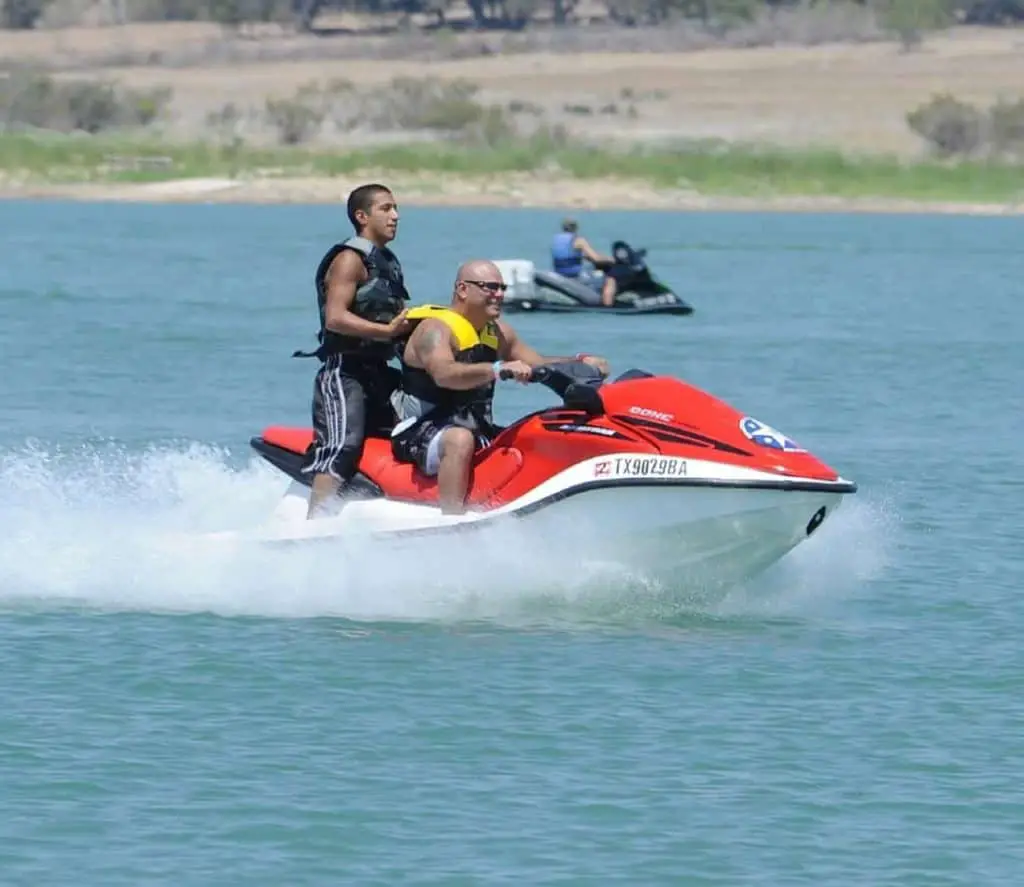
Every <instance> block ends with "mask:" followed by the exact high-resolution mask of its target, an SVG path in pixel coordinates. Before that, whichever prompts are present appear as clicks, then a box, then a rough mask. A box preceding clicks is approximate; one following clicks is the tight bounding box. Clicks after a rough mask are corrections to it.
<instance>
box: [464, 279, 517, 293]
mask: <svg viewBox="0 0 1024 887" xmlns="http://www.w3.org/2000/svg"><path fill="white" fill-rule="evenodd" d="M463 283H471V284H473V286H478V287H480V289H483V290H487V292H489V293H503V292H505V290H507V289H508V284H505V283H495V282H494V281H493V280H464V281H463Z"/></svg>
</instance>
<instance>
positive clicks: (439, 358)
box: [391, 259, 608, 514]
mask: <svg viewBox="0 0 1024 887" xmlns="http://www.w3.org/2000/svg"><path fill="white" fill-rule="evenodd" d="M505 289H506V286H505V283H504V282H503V280H502V276H501V271H500V270H499V269H498V267H497V265H495V264H494V263H493V262H490V261H487V260H483V259H479V260H474V261H470V262H466V263H465V264H463V265H462V266H461V267H460V268H459V271H458V274H457V276H456V279H455V287H454V290H453V292H452V301H451V304H450V305H449V307H447V308H445V307H442V306H440V305H423V306H418V307H416V308H413V309H411V310H410V311H409V312H408V318H409V320H410V321H411V322H413V323H415V324H417V325H416V328H415V329H414V331H413V333H412V335H411V336H410V337H409V339H408V341H407V342H406V343H405V344H404V347H401V346H400V347H399V351H398V357H399V360H400V361H401V366H402V382H401V388H400V389H399V390H398V391H396V392H395V394H394V396H393V397H392V403H393V404H394V406H395V412H396V413H397V414H398V425H396V426H395V429H394V432H393V433H392V437H391V441H392V450H393V452H394V455H395V458H396V459H399V460H400V461H403V462H412V463H414V464H415V465H416V466H417V467H418V468H419V469H420V471H422V472H423V473H424V474H426V475H429V476H433V475H437V479H438V493H439V498H440V501H441V510H442V512H444V513H446V514H458V513H461V512H463V511H464V510H465V499H466V492H467V490H468V489H469V468H470V464H471V462H472V459H473V454H474V452H475V451H476V449H477V448H478V447H482V446H486V445H487V444H488V443H489V442H490V440H492V439H493V437H494V436H495V435H496V434H497V432H498V429H497V428H496V427H495V425H494V420H493V417H492V402H493V400H494V383H495V380H496V379H497V378H498V376H499V373H500V372H501V371H502V370H504V371H506V372H508V373H510V374H511V375H512V376H513V378H515V379H516V380H518V381H520V382H527V381H529V379H530V375H531V372H532V369H533V368H534V367H538V366H543V365H544V364H547V363H557V362H559V361H568V360H577V359H578V360H583V361H585V362H586V363H589V364H590V365H591V366H593V367H594V368H595V369H597V370H598V371H599V372H600V373H601V374H602V376H607V375H608V363H607V361H605V360H604V359H603V358H601V357H593V356H589V355H583V354H578V355H576V356H575V357H542V356H541V355H540V354H538V353H537V352H536V351H534V350H533V349H532V348H531V347H530V346H529V345H527V344H526V343H525V342H523V341H522V339H520V338H519V336H518V335H517V334H516V332H515V330H513V329H512V327H511V326H509V325H508V324H507V323H506V322H504V321H502V320H500V319H499V318H500V316H501V302H502V299H503V298H504V294H505Z"/></svg>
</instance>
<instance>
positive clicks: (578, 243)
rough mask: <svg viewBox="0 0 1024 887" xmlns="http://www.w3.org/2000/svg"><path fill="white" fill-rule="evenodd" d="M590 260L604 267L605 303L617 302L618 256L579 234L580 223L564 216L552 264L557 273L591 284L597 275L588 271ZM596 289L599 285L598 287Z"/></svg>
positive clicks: (603, 292) (556, 238)
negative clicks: (615, 269)
mask: <svg viewBox="0 0 1024 887" xmlns="http://www.w3.org/2000/svg"><path fill="white" fill-rule="evenodd" d="M584 259H588V260H589V261H590V262H591V263H592V264H593V265H594V267H595V268H597V267H599V266H602V265H603V266H604V268H605V272H604V282H603V284H602V285H601V304H602V305H605V306H608V307H610V306H612V305H614V304H615V293H616V292H617V291H618V288H619V287H618V281H617V280H616V279H615V276H614V274H613V273H611V272H612V268H613V267H614V265H615V259H613V258H612V257H611V256H605V255H602V254H601V253H599V252H597V251H596V250H595V249H594V248H593V247H592V246H591V245H590V244H589V243H588V242H587V239H586V238H585V237H584V236H583V235H582V234H580V233H579V225H578V224H577V223H576V220H575V219H563V220H562V230H561V232H560V233H558V234H556V235H555V236H554V238H553V239H552V241H551V267H552V268H553V269H554V271H555V273H557V274H561V275H562V277H569V278H571V279H573V280H580V281H581V282H583V283H587V284H588V285H589V284H590V281H591V280H592V279H594V278H593V274H592V272H589V271H585V270H584V268H583V260H584ZM595 289H596V287H595Z"/></svg>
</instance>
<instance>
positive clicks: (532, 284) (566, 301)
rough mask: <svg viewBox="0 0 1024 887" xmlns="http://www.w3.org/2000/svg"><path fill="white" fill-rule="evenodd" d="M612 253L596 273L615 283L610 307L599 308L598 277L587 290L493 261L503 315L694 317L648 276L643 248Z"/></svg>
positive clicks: (624, 246) (528, 267)
mask: <svg viewBox="0 0 1024 887" xmlns="http://www.w3.org/2000/svg"><path fill="white" fill-rule="evenodd" d="M611 254H612V258H613V259H614V260H615V261H614V262H613V263H611V264H609V265H608V266H606V267H603V268H601V269H600V270H602V271H604V273H605V274H611V275H613V276H614V277H615V278H616V280H617V281H618V284H619V289H618V292H617V293H616V295H615V304H614V305H611V306H610V307H605V306H604V305H602V304H601V290H600V283H599V281H600V278H598V279H597V281H595V283H594V284H593V285H589V284H588V283H587V282H585V281H584V280H579V279H574V278H571V277H563V276H562V275H561V274H558V273H557V272H555V271H546V270H541V269H539V268H537V267H536V266H535V265H534V264H533V263H532V262H529V261H525V260H503V261H498V262H496V264H497V265H498V267H499V268H500V269H501V272H502V275H503V276H504V277H505V281H506V282H507V283H508V284H509V289H508V292H507V293H506V295H505V301H504V302H503V303H502V310H503V311H507V312H513V313H514V312H530V311H547V312H561V313H572V314H575V313H579V312H587V313H600V314H680V315H685V314H693V306H692V305H690V304H689V303H688V302H687V301H686V300H685V299H683V298H682V297H681V296H679V295H677V294H676V293H674V292H673V291H672V290H671V289H670V288H669V287H668V286H666V285H665V284H664V283H662V281H660V280H659V279H658V278H657V277H655V276H654V275H653V274H652V273H651V269H650V268H649V267H648V266H647V261H646V256H647V250H646V249H633V247H631V246H630V245H629V244H628V243H626V241H624V240H616V241H615V242H614V243H613V244H612V250H611Z"/></svg>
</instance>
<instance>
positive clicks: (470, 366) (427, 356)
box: [408, 320, 494, 391]
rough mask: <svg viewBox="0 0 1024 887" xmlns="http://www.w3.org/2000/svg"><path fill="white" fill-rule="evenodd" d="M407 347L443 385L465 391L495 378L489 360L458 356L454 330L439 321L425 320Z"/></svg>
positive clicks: (417, 360)
mask: <svg viewBox="0 0 1024 887" xmlns="http://www.w3.org/2000/svg"><path fill="white" fill-rule="evenodd" d="M408 347H409V349H410V350H411V351H412V352H413V355H412V356H413V357H414V360H415V362H416V363H419V364H420V365H421V366H422V367H423V369H425V370H426V371H427V372H428V373H430V376H431V378H432V379H433V380H434V381H435V382H436V383H437V384H438V385H440V386H441V387H442V388H450V389H452V390H455V391H466V390H468V389H470V388H477V387H478V386H480V385H486V384H487V383H488V382H490V381H492V380H493V379H494V367H493V366H492V365H491V364H489V363H483V364H481V363H458V362H457V361H456V360H455V352H454V351H453V350H452V342H451V333H450V332H449V331H448V327H447V326H445V325H444V324H443V323H441V322H440V321H437V320H424V321H423V322H422V323H421V324H420V326H419V328H418V329H417V330H416V332H415V333H413V335H412V338H411V339H410V340H409V346H408Z"/></svg>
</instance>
